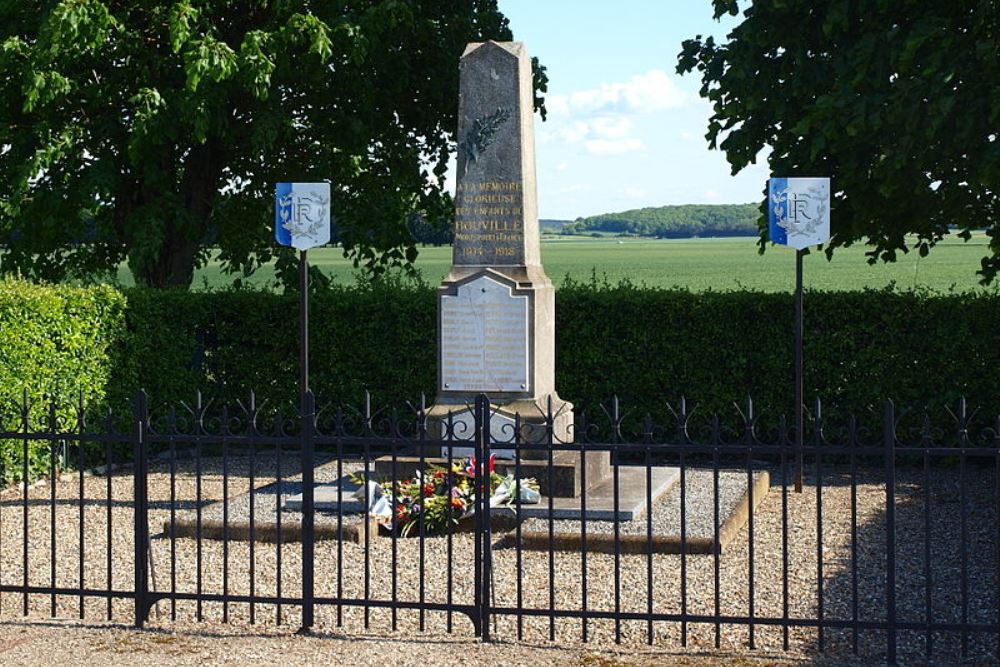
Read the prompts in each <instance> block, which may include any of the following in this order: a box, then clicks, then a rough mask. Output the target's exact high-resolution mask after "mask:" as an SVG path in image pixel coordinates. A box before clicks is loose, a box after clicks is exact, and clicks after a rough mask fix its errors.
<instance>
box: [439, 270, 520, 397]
mask: <svg viewBox="0 0 1000 667" xmlns="http://www.w3.org/2000/svg"><path fill="white" fill-rule="evenodd" d="M441 383H442V387H441V388H442V389H443V390H444V391H515V392H522V391H526V390H527V389H528V387H527V384H528V297H526V296H514V295H512V294H511V293H510V288H509V287H507V286H506V285H503V284H500V283H498V282H496V281H494V280H491V279H489V278H486V277H481V278H477V279H476V280H473V281H472V282H469V283H466V284H465V285H462V286H461V287H459V289H458V294H457V295H455V296H451V295H444V296H442V297H441Z"/></svg>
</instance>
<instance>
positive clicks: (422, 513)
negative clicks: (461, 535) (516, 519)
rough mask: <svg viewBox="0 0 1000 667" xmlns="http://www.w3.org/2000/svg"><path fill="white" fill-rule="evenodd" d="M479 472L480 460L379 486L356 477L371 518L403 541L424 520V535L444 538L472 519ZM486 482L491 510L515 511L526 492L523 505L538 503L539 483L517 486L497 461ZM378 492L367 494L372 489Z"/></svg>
mask: <svg viewBox="0 0 1000 667" xmlns="http://www.w3.org/2000/svg"><path fill="white" fill-rule="evenodd" d="M476 467H477V462H476V459H475V457H473V456H470V457H468V458H466V459H464V460H458V461H455V462H454V463H452V465H451V468H450V469H448V468H446V467H441V466H436V465H431V466H429V467H428V468H427V470H426V471H423V472H421V471H418V472H417V474H416V476H415V477H413V478H411V479H406V480H396V482H395V483H393V481H392V480H382V481H381V482H380V483H378V484H375V483H374V482H369V481H367V480H365V479H364V477H363V476H361V475H357V474H355V475H352V476H351V480H352V481H353V482H354V483H356V484H359V485H361V489H359V494H360V497H362V498H363V497H364V496H365V495H368V513H369V515H371V516H372V517H373V518H374V519H375V520H376V521H377V522H378V523H379V524H380V525H382V526H384V527H385V528H386V529H388V530H390V531H392V530H394V529H395V530H396V531H397V532H398V534H399V535H400V536H402V537H406V536H407V535H410V534H411V533H412V532H413V531H415V530H419V529H420V523H421V520H422V521H423V526H424V534H426V535H443V534H444V533H446V532H447V530H448V525H449V524H457V523H458V522H459V521H461V520H462V519H464V518H466V517H469V516H472V515H473V514H474V513H475V507H476ZM482 468H483V469H482V471H481V472H482V474H483V476H484V478H487V479H488V480H489V492H488V493H489V498H490V507H508V508H510V507H513V506H515V505H516V500H515V497H516V495H517V493H518V489H520V495H521V502H522V503H537V502H538V498H539V495H538V484H537V483H536V482H535V480H533V479H522V480H521V482H520V485H518V484H517V482H516V480H515V479H514V476H513V475H511V474H508V475H506V476H504V475H501V474H499V473H498V472H496V458H495V457H494V456H492V455H491V456H490V458H489V461H488V463H487V464H486V465H485V466H482ZM373 485H374V493H372V492H370V491H369V492H368V493H366V489H372V488H373Z"/></svg>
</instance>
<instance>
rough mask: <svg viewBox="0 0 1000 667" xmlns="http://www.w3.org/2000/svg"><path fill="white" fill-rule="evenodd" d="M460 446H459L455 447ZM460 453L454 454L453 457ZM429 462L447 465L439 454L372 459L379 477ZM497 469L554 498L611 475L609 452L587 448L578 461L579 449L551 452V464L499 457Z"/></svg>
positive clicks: (400, 474)
mask: <svg viewBox="0 0 1000 667" xmlns="http://www.w3.org/2000/svg"><path fill="white" fill-rule="evenodd" d="M455 449H456V450H457V449H459V448H458V447H456V448H455ZM459 456H460V455H459V454H458V453H456V454H455V457H454V458H453V459H452V461H454V460H455V459H457V458H458V457H459ZM428 466H438V467H441V468H446V467H447V466H448V459H447V457H441V456H433V457H429V456H424V457H420V456H397V457H396V458H395V460H393V458H392V457H391V456H383V457H381V458H378V459H375V475H376V476H377V477H378V478H379V479H410V478H412V477H414V476H416V473H417V471H418V470H421V469H422V468H424V469H426V468H427V467H428ZM495 469H496V471H497V472H498V473H499V474H501V475H506V474H508V473H510V474H512V475H515V476H516V475H518V473H520V477H521V479H526V478H530V479H534V480H535V481H536V482H538V490H539V492H540V493H541V494H542V495H543V496H552V497H553V498H579V497H580V496H581V495H583V493H584V492H586V493H587V494H591V493H593V492H594V490H595V489H598V488H602V487H604V486H606V485H607V483H608V482H609V480H610V479H611V456H610V454H609V452H586V453H585V454H584V455H583V460H582V461H581V458H580V453H579V452H569V451H555V452H552V465H551V469H550V466H549V461H548V459H547V458H546V459H544V460H540V459H524V458H523V457H522V459H521V463H520V466H518V464H517V463H516V462H515V461H512V460H509V459H503V458H498V459H497V460H496V468H495Z"/></svg>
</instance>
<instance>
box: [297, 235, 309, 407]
mask: <svg viewBox="0 0 1000 667" xmlns="http://www.w3.org/2000/svg"><path fill="white" fill-rule="evenodd" d="M308 252H309V251H308V250H300V251H299V406H300V407H305V401H306V392H307V391H309V258H308V256H307V254H306V253H308ZM303 414H304V413H303Z"/></svg>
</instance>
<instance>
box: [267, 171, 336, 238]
mask: <svg viewBox="0 0 1000 667" xmlns="http://www.w3.org/2000/svg"><path fill="white" fill-rule="evenodd" d="M274 239H275V240H276V241H277V242H278V243H280V244H281V245H284V246H291V247H293V248H296V249H298V250H308V249H309V248H315V247H316V246H321V245H323V244H324V243H329V242H330V184H329V183H278V184H277V185H276V186H275V189H274Z"/></svg>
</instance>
